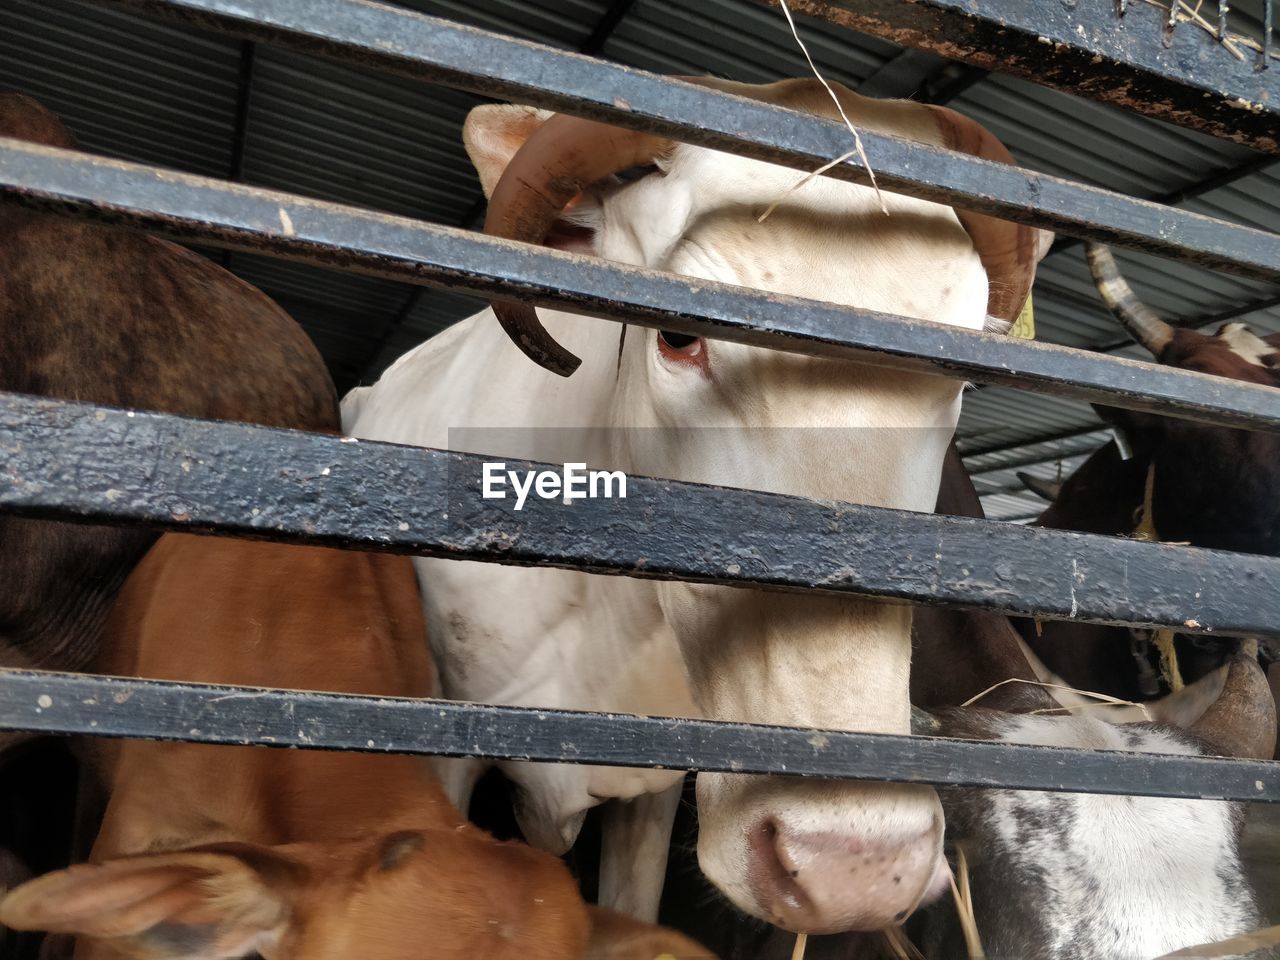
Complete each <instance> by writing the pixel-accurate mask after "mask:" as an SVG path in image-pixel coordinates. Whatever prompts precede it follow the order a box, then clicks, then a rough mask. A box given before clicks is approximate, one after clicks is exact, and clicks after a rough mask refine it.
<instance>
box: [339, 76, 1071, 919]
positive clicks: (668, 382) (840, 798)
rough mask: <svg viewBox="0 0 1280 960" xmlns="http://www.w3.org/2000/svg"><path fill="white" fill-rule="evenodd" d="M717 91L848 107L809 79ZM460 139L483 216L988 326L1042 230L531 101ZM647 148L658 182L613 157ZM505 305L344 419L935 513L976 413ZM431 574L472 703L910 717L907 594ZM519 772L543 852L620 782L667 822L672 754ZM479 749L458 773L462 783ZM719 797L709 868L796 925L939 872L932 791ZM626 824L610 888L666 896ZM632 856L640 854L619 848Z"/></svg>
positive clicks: (657, 854)
mask: <svg viewBox="0 0 1280 960" xmlns="http://www.w3.org/2000/svg"><path fill="white" fill-rule="evenodd" d="M702 82H704V83H709V84H710V83H712V82H711V81H702ZM714 85H716V86H719V87H722V88H724V89H727V90H728V91H729V92H733V93H738V94H742V95H745V96H749V97H753V98H756V99H760V100H766V101H770V102H773V103H776V104H781V105H784V106H788V107H792V108H795V109H799V110H805V111H808V112H811V113H815V114H819V115H821V116H825V117H831V118H834V117H835V116H836V111H835V109H834V104H833V103H832V101H831V100H830V98H829V97H828V95H827V93H826V92H825V91H824V90H823V89H822V88H821V87H820V86H819V85H818V84H817V83H816V82H813V81H808V80H791V81H783V82H780V83H776V84H771V85H767V86H746V85H741V84H732V83H727V82H719V81H717V82H714ZM840 96H841V98H842V101H843V103H844V105H845V109H846V111H847V112H848V114H849V115H850V116H851V117H852V118H853V120H854V121H855V122H856V123H857V124H859V125H861V126H862V127H863V128H866V129H872V130H878V131H882V132H886V133H892V134H896V135H899V136H902V137H908V138H911V139H914V140H918V141H923V142H926V143H930V144H934V145H939V146H952V147H954V148H957V149H961V150H966V151H968V152H971V153H978V154H981V155H983V156H988V157H991V158H993V159H998V160H1006V161H1007V159H1008V154H1007V153H1005V152H1004V151H1003V148H1002V147H1000V145H999V144H998V143H997V142H996V141H995V140H994V139H993V138H991V136H990V134H988V133H986V132H985V131H984V130H982V129H981V128H980V127H978V126H977V125H976V124H974V123H972V121H969V120H966V119H964V118H961V117H959V116H958V115H957V114H954V113H952V112H951V111H948V110H944V109H941V108H931V107H927V106H924V105H921V104H916V103H910V102H906V101H876V100H868V99H866V98H863V97H860V96H858V95H856V94H854V93H851V92H850V91H848V90H844V89H841V90H840ZM465 140H466V144H467V148H468V151H469V153H470V155H471V158H472V160H473V162H474V163H475V165H476V168H477V170H478V171H479V174H480V179H481V182H482V184H483V186H484V189H485V192H486V194H487V195H489V197H490V205H489V216H488V222H487V224H486V229H487V230H488V231H489V232H491V233H496V234H498V235H501V236H505V237H509V238H514V239H520V240H526V241H531V242H546V243H548V244H551V245H555V246H559V247H562V248H565V249H571V250H576V251H579V252H587V253H591V254H595V255H598V256H601V257H604V258H606V259H609V260H613V261H618V262H621V263H627V264H634V265H639V266H645V267H652V268H658V269H662V270H667V271H671V272H673V273H678V274H684V275H687V276H692V277H698V278H704V279H709V280H716V281H723V282H728V283H735V284H741V285H743V286H747V287H754V288H757V289H761V290H768V291H776V292H780V293H784V294H795V295H800V296H806V297H812V298H816V299H821V300H827V301H833V302H836V303H841V304H848V305H853V306H857V307H861V308H866V309H869V310H879V311H885V312H887V313H893V314H902V315H907V316H913V317H920V318H924V319H927V320H932V321H934V322H937V323H942V324H948V325H951V326H956V327H964V328H967V329H971V330H980V329H982V328H983V326H984V321H985V319H986V318H987V316H988V312H990V313H992V314H995V315H997V316H999V317H1002V318H1003V319H1005V320H1009V319H1011V318H1012V317H1013V316H1015V315H1016V313H1017V311H1018V309H1019V308H1020V307H1021V305H1022V303H1023V301H1024V300H1025V299H1026V297H1027V294H1028V292H1029V289H1030V284H1031V280H1032V276H1033V274H1034V269H1035V262H1036V260H1037V259H1038V255H1039V254H1040V253H1042V251H1043V249H1044V248H1045V246H1046V240H1047V237H1045V236H1044V235H1041V234H1040V233H1039V232H1038V231H1034V230H1031V229H1029V228H1026V227H1017V226H1014V225H1012V224H1008V223H1003V222H1000V221H994V220H991V219H989V218H984V217H978V216H973V215H967V214H959V215H958V214H957V212H956V211H953V210H952V209H951V208H949V207H946V206H942V205H940V204H936V203H929V202H925V201H921V200H916V199H911V198H908V197H903V196H896V195H886V196H885V198H884V201H885V203H886V204H887V207H888V211H889V215H888V216H886V215H885V213H884V212H883V211H882V210H881V208H880V202H879V201H878V199H877V198H876V196H875V195H874V193H873V192H872V191H871V190H870V189H868V188H865V187H861V186H856V185H852V184H847V183H841V182H837V181H834V180H830V179H823V178H818V179H815V180H814V181H813V182H811V183H809V184H807V185H806V186H805V187H804V188H803V189H801V190H798V191H795V192H793V193H790V194H788V195H787V196H786V198H785V199H784V200H783V202H782V203H781V204H780V205H779V206H778V208H777V209H776V210H775V211H774V212H773V214H772V215H771V216H770V217H769V218H768V219H767V220H766V221H765V222H764V223H759V222H757V216H758V215H759V214H760V213H761V212H762V211H763V210H764V209H765V208H766V207H767V206H768V205H769V204H771V203H773V201H775V200H777V199H778V198H779V197H780V196H781V195H783V194H784V193H785V192H786V191H787V190H788V188H790V187H792V186H793V185H794V184H795V182H796V180H797V178H798V175H797V173H796V172H795V171H794V170H790V169H785V168H782V167H777V166H773V165H769V164H765V163H761V162H757V161H751V160H745V159H741V158H737V157H733V156H730V155H726V154H722V153H717V152H714V151H711V150H707V149H703V148H699V147H693V146H689V145H684V144H676V143H673V142H671V141H664V140H659V139H658V138H655V137H651V136H646V135H644V134H639V133H632V132H628V131H623V130H619V129H617V128H613V127H608V126H605V125H602V124H597V123H592V122H589V121H585V120H581V119H577V118H573V117H567V116H551V115H549V114H546V113H543V112H539V111H534V110H531V109H527V108H523V107H518V106H486V107H480V108H477V109H476V110H475V111H473V112H472V113H471V115H470V117H468V120H467V124H466V129H465ZM871 159H872V162H873V164H874V160H875V158H874V156H873V157H872V158H871ZM647 165H652V166H653V167H654V169H653V171H652V172H651V173H650V174H649V175H647V176H643V177H641V178H639V179H633V180H629V181H628V182H625V183H623V182H620V181H619V180H618V179H616V178H615V177H613V176H612V175H613V174H614V173H617V172H621V171H623V170H627V169H632V168H637V167H645V166H647ZM567 207H571V209H570V212H568V213H566V212H565V211H566V208H567ZM497 310H498V312H499V317H500V319H501V321H502V325H501V326H500V325H499V323H496V322H495V321H494V316H493V313H492V312H491V311H488V310H486V311H484V312H482V313H480V314H477V315H476V316H474V317H471V318H470V319H468V320H466V321H463V322H462V323H459V324H458V325H456V326H454V327H452V328H451V329H449V330H447V331H445V332H444V333H442V334H441V335H439V336H437V337H435V338H434V339H432V340H431V341H430V342H428V343H426V344H423V345H422V346H421V347H419V348H417V349H415V350H413V351H411V352H410V353H409V354H407V355H405V356H404V357H402V358H400V360H399V361H397V362H396V363H395V364H394V365H393V366H392V367H391V368H390V369H389V370H388V371H387V372H386V373H385V374H384V375H383V377H382V379H381V380H380V381H379V382H378V383H377V384H376V385H375V386H373V387H369V388H362V389H358V390H355V391H353V392H352V393H351V394H350V395H349V396H348V397H347V399H346V401H345V402H344V407H343V409H344V426H345V429H347V430H348V431H349V432H351V433H352V434H354V435H356V436H361V437H366V438H371V439H378V440H389V441H395V442H400V443H409V444H418V445H423V446H430V447H453V448H455V449H465V450H469V451H472V452H477V453H501V454H503V455H505V456H509V457H522V458H530V459H535V460H542V461H551V462H585V463H589V464H594V465H597V466H604V465H608V466H609V467H610V468H613V469H622V470H625V471H628V472H634V473H637V474H650V475H656V476H662V477H672V478H676V479H680V480H689V481H700V482H708V483H720V484H731V485H737V486H745V487H751V488H755V489H759V490H767V491H774V492H777V493H784V494H799V495H805V496H810V497H819V498H826V499H832V500H848V501H857V502H860V503H867V504H877V505H882V506H887V507H898V508H905V509H909V510H921V511H927V510H931V509H932V507H933V503H934V499H935V497H936V495H937V492H938V480H939V475H940V470H941V464H942V458H943V454H944V451H945V449H946V445H947V442H948V441H949V439H950V437H951V434H952V432H953V430H954V428H955V424H956V417H957V414H958V411H959V402H960V384H959V383H958V382H956V381H954V380H947V379H943V378H940V377H933V376H926V375H923V374H914V373H904V372H901V371H896V370H888V369H883V368H879V367H874V366H868V365H862V364H856V363H852V362H846V361H838V360H831V359H818V358H812V357H806V356H800V355H796V354H790V353H780V352H775V351H771V350H767V349H761V348H755V347H748V346H742V345H738V344H732V343H726V342H721V341H705V340H702V339H693V338H689V337H684V336H679V335H676V334H662V333H659V332H657V331H653V330H645V329H638V328H634V327H633V328H631V329H630V331H629V332H627V334H626V335H625V336H622V333H623V331H622V328H621V327H620V325H619V324H617V323H613V322H604V321H601V320H598V319H588V318H583V317H579V316H574V315H570V314H566V313H560V312H556V311H551V310H543V311H541V321H542V323H545V329H544V328H543V326H542V325H541V324H540V323H539V321H538V318H537V316H536V315H535V314H534V311H533V309H532V308H530V307H524V306H517V305H513V304H498V305H497ZM504 328H505V330H506V332H504ZM508 334H510V338H509V337H508ZM513 340H514V341H515V343H516V344H518V345H519V349H518V348H517V346H515V345H513V342H512V341H513ZM560 344H564V345H566V346H567V348H568V350H566V349H565V347H562V346H560ZM522 350H523V351H524V352H525V353H527V354H528V355H529V356H532V357H534V358H536V359H538V360H539V362H540V363H542V364H543V365H544V366H547V367H549V368H551V369H553V370H554V371H555V372H557V373H560V374H567V373H569V372H571V371H572V370H573V368H574V365H575V363H576V359H575V357H574V354H576V355H577V356H578V357H581V358H583V363H582V365H581V369H579V370H578V371H577V372H576V373H575V374H574V375H573V376H572V377H570V378H567V379H561V378H560V377H557V376H555V375H554V374H552V373H548V371H547V370H545V369H542V367H541V366H539V365H537V364H534V363H529V362H528V360H527V359H526V357H525V356H523V355H522V353H521V351H522ZM568 351H572V353H570V352H568ZM549 427H555V428H559V429H555V430H550V429H542V428H549ZM694 428H717V429H712V430H698V429H694ZM564 509H572V507H571V506H570V507H565V508H564ZM688 522H689V523H690V524H691V525H695V526H696V524H697V522H698V518H697V517H690V518H688ZM418 572H419V576H420V579H421V582H422V584H423V590H424V598H425V606H426V611H427V616H428V618H429V625H430V628H431V633H432V642H433V645H434V649H435V652H436V654H437V657H438V660H439V663H440V666H441V674H442V683H443V686H444V693H445V695H446V696H448V697H451V698H456V699H461V700H480V701H486V702H497V703H510V704H527V705H540V706H547V707H572V708H586V709H596V710H615V711H638V712H644V713H657V714H676V715H697V716H705V717H710V718H716V719H722V720H740V721H754V722H764V723H779V724H798V725H805V726H814V727H829V728H837V729H844V730H860V731H879V732H887V733H907V732H908V731H909V726H910V707H909V704H908V700H907V678H908V671H909V667H910V643H909V634H910V628H911V613H910V608H909V607H907V606H902V605H893V604H886V603H879V602H875V601H872V600H869V599H862V598H858V597H834V596H816V595H796V594H779V593H770V592H764V591H755V590H744V589H734V588H728V587H715V586H704V585H695V584H687V583H656V582H649V581H642V580H634V579H625V578H618V577H596V576H590V575H586V574H581V573H575V572H565V571H559V570H539V569H522V568H511V567H500V566H494V565H490V564H479V563H467V562H454V561H449V560H419V561H418ZM501 766H502V769H503V771H504V773H505V774H506V775H507V776H508V777H509V778H510V779H511V780H512V781H514V782H515V783H516V784H517V785H518V788H519V790H520V797H521V799H520V801H519V802H518V807H519V809H518V813H519V818H520V823H521V826H522V827H523V829H524V830H525V832H526V834H527V835H528V836H529V838H530V839H532V840H533V841H534V842H535V843H538V844H540V845H542V846H544V847H546V848H548V849H551V850H563V849H565V848H567V847H568V846H569V845H570V844H572V842H573V840H574V838H575V836H576V834H577V831H578V829H579V826H580V825H581V822H582V818H583V816H584V813H585V811H586V810H587V809H588V808H589V807H591V806H593V805H595V804H597V803H600V802H602V801H605V800H609V799H612V798H624V799H625V798H635V797H644V796H646V795H650V796H652V795H661V794H662V793H663V791H666V794H665V797H664V798H662V799H660V800H658V801H656V802H654V803H651V804H648V805H642V808H641V809H639V810H636V809H635V808H634V807H633V808H632V812H633V813H635V814H637V815H638V817H637V819H640V820H648V821H649V822H651V823H653V824H657V825H659V826H661V825H662V824H663V823H664V822H669V817H670V814H671V812H672V811H673V810H674V806H673V805H672V804H673V801H672V800H671V796H672V794H671V790H670V789H669V788H671V786H672V785H673V784H674V783H675V782H676V780H677V779H678V775H677V774H674V773H670V772H663V771H640V770H619V769H602V768H593V767H579V766H548V765H538V764H520V763H507V764H502V765H501ZM480 769H481V768H480V765H479V764H471V765H469V766H468V765H462V766H460V767H455V768H454V770H453V771H452V774H451V780H452V786H453V792H454V799H455V800H457V801H458V802H459V803H462V804H465V800H466V797H467V795H468V793H469V791H470V788H471V786H472V785H473V784H474V782H475V779H476V777H477V776H478V775H479V772H480ZM698 806H699V813H700V822H701V835H700V838H699V847H698V850H699V860H700V864H701V866H702V869H703V871H704V872H705V873H706V875H707V876H708V877H709V878H710V879H711V880H712V881H713V882H714V883H715V884H716V885H717V886H718V887H719V888H720V889H721V890H722V891H723V892H724V893H725V894H726V895H727V896H728V897H729V898H730V899H731V900H732V901H733V902H734V903H735V904H737V905H738V906H739V907H741V908H742V909H743V910H745V911H747V912H748V913H751V914H754V915H755V916H757V917H761V918H763V919H767V920H769V921H772V922H774V923H777V924H779V925H782V926H785V927H787V928H789V929H792V930H798V931H808V932H821V931H837V930H848V929H877V928H880V927H883V926H885V925H886V924H889V923H893V922H895V921H896V920H899V919H900V918H902V917H904V916H906V915H907V914H908V913H910V912H911V911H912V910H913V909H914V908H915V906H916V905H917V903H918V902H919V901H920V900H921V898H922V897H923V896H924V895H925V894H926V892H928V891H929V890H930V889H931V888H936V886H937V885H938V884H939V883H944V882H945V871H944V869H943V860H942V856H941V839H942V816H941V809H940V807H939V804H938V799H937V796H936V794H935V793H934V791H933V790H931V789H928V788H926V787H921V786H903V785H894V784H865V783H830V782H818V781H793V780H785V781H784V780H778V779H773V778H767V777H742V776H733V775H709V774H703V775H701V776H700V777H699V779H698ZM464 808H465V806H464ZM612 842H613V841H606V856H610V855H613V856H612V859H613V861H614V862H613V864H612V866H611V865H610V864H609V863H608V862H606V864H605V871H606V872H605V879H604V886H605V889H606V891H608V890H613V891H614V894H613V895H614V897H615V898H616V897H617V895H618V893H617V891H618V887H619V886H621V885H622V881H621V879H620V878H621V877H622V876H623V875H624V874H626V871H631V873H630V874H626V875H627V876H628V878H629V880H630V882H631V883H633V884H635V885H636V887H637V889H638V890H640V891H642V892H641V893H638V894H636V896H635V897H634V898H633V899H632V900H631V901H626V900H623V901H621V902H622V903H623V905H624V906H626V907H629V908H630V909H632V910H635V911H636V912H639V913H650V914H651V913H652V912H653V911H654V910H655V909H656V891H657V890H660V887H661V869H662V865H663V863H664V862H665V835H660V830H652V829H651V830H649V831H648V832H647V833H646V832H645V831H643V830H641V831H639V832H636V831H634V830H633V831H632V832H631V833H630V834H629V835H628V836H626V837H624V838H623V839H622V840H621V841H618V845H617V846H611V845H610V844H611V843H612ZM618 849H623V850H625V851H627V852H626V856H627V857H628V862H627V863H625V864H623V865H622V868H621V869H620V868H619V865H618V863H617V857H616V853H617V850H618ZM646 871H647V872H648V873H649V876H648V878H647V879H641V878H640V877H639V874H641V873H644V872H646ZM615 902H618V901H617V900H615Z"/></svg>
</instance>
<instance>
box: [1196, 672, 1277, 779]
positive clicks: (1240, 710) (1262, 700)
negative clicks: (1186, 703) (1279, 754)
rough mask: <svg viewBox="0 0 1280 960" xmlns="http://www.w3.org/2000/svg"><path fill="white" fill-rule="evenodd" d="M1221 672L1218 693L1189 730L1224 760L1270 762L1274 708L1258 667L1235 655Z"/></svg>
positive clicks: (1274, 736)
mask: <svg viewBox="0 0 1280 960" xmlns="http://www.w3.org/2000/svg"><path fill="white" fill-rule="evenodd" d="M1222 669H1224V670H1226V671H1227V677H1226V681H1225V682H1224V683H1223V686H1222V693H1221V694H1220V695H1219V696H1218V698H1217V699H1216V700H1215V701H1214V702H1213V703H1211V704H1210V705H1209V708H1208V709H1207V710H1205V712H1204V713H1203V714H1202V715H1201V717H1200V719H1199V720H1197V721H1196V722H1195V723H1194V724H1192V725H1191V726H1190V728H1189V729H1190V730H1191V732H1192V733H1194V734H1196V736H1198V737H1200V739H1202V740H1204V741H1205V742H1206V743H1208V744H1210V745H1211V746H1212V747H1214V748H1215V749H1217V750H1221V751H1222V752H1223V754H1224V755H1225V756H1229V757H1253V758H1254V759H1257V760H1270V759H1271V757H1272V754H1273V753H1274V752H1275V746H1276V706H1275V699H1274V698H1273V697H1272V695H1271V687H1270V686H1268V684H1267V678H1266V675H1265V674H1263V672H1262V667H1260V666H1259V665H1258V661H1257V660H1256V659H1254V658H1253V657H1249V656H1245V655H1244V654H1241V653H1237V654H1235V655H1234V656H1233V657H1232V658H1231V660H1230V661H1228V663H1227V665H1226V666H1225V667H1223V668H1222Z"/></svg>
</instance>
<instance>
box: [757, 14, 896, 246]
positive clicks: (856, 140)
mask: <svg viewBox="0 0 1280 960" xmlns="http://www.w3.org/2000/svg"><path fill="white" fill-rule="evenodd" d="M778 4H779V6H781V7H782V13H783V15H784V16H785V17H786V18H787V25H788V26H789V27H791V35H792V36H793V37H795V40H796V44H797V46H799V47H800V52H801V53H803V54H804V58H805V60H807V61H809V69H810V70H812V71H813V75H814V76H815V77H817V78H818V82H819V83H821V84H822V86H823V87H824V88H826V91H827V93H828V94H830V96H831V102H832V103H834V104H835V105H836V110H838V111H839V113H840V119H841V120H843V121H844V125H845V126H846V127H848V128H849V132H850V133H851V134H853V149H852V150H850V151H849V152H848V153H846V154H844V155H843V156H839V157H837V158H836V159H834V160H831V161H829V162H828V163H825V164H823V165H822V166H821V167H819V168H818V169H817V170H815V171H813V173H810V174H808V175H807V176H805V177H804V178H802V179H801V180H799V181H797V182H796V183H795V184H793V185H792V186H791V187H790V188H789V189H787V190H786V191H785V192H784V193H783V194H782V196H780V197H778V199H777V200H775V201H773V203H771V204H770V205H769V209H768V210H766V211H765V212H764V213H762V214H760V216H759V217H758V218H757V221H758V222H759V223H764V221H765V220H767V219H768V218H769V215H770V214H771V213H773V211H774V210H776V209H777V208H778V204H780V203H781V202H782V201H783V200H784V199H786V198H787V197H789V196H790V195H791V194H793V193H795V192H796V191H797V190H799V189H800V188H801V187H803V186H804V185H805V184H806V183H808V182H809V181H810V180H812V179H813V178H814V177H817V176H821V175H822V174H824V173H826V172H827V171H828V170H830V169H831V168H832V167H834V166H837V165H838V164H841V163H844V162H845V161H846V160H848V159H849V158H850V157H852V156H854V155H855V154H856V155H857V157H858V159H859V160H861V161H862V165H863V167H865V168H866V171H867V176H868V177H870V178H871V187H872V189H873V190H875V192H876V200H877V201H878V202H879V204H880V212H881V213H883V214H884V215H885V216H886V217H887V216H889V208H888V206H886V205H885V202H884V195H883V194H882V193H881V192H880V184H878V183H876V172H875V171H874V170H872V169H871V161H870V160H868V159H867V151H866V150H865V149H863V146H862V136H861V135H860V134H859V133H858V128H857V127H855V126H854V125H853V121H852V120H850V119H849V115H848V114H847V113H845V112H844V104H843V103H841V102H840V98H839V97H838V96H837V95H836V92H835V90H833V89H832V88H831V84H829V83H827V78H826V77H824V76H823V75H822V72H821V71H820V70H819V69H818V65H817V64H816V63H814V62H813V57H812V56H811V55H810V53H809V48H808V47H807V46H805V43H804V41H803V40H801V39H800V30H799V29H798V28H797V27H796V21H795V18H794V17H792V16H791V8H790V7H789V6H787V0H778Z"/></svg>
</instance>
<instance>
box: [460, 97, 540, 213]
mask: <svg viewBox="0 0 1280 960" xmlns="http://www.w3.org/2000/svg"><path fill="white" fill-rule="evenodd" d="M551 116H552V114H551V112H550V111H549V110H537V109H535V108H533V107H523V106H519V105H517V104H511V103H489V104H485V105H484V106H480V107H476V108H475V109H474V110H472V111H471V112H470V113H469V114H467V121H466V123H464V124H463V125H462V142H463V144H464V145H465V146H466V148H467V156H469V157H470V158H471V163H472V164H473V165H474V166H475V168H476V173H478V174H480V186H481V187H482V188H483V189H484V195H485V199H488V198H489V197H491V196H492V195H493V188H494V187H496V186H497V185H498V181H499V180H501V179H502V173H503V171H504V170H506V169H507V164H508V163H510V162H511V158H512V157H514V156H515V155H516V151H517V150H519V149H520V148H521V147H523V146H524V144H525V141H526V140H528V139H529V138H530V137H531V136H533V131H535V130H537V129H538V127H540V126H542V125H543V124H544V123H546V122H547V120H548V119H549V118H550V117H551Z"/></svg>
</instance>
